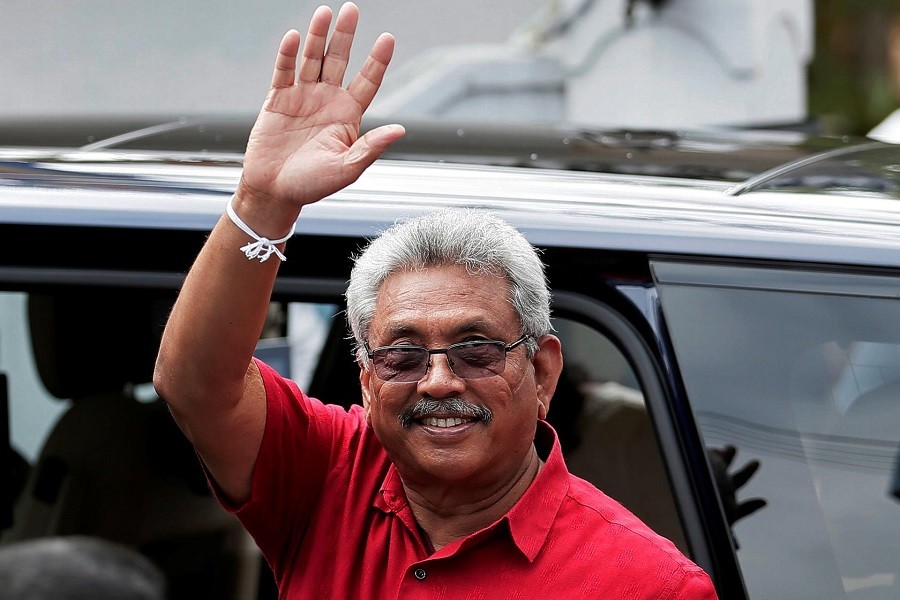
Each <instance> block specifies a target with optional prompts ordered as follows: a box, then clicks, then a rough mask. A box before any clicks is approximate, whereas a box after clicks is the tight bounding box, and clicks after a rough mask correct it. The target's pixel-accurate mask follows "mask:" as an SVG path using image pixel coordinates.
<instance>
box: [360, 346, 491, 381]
mask: <svg viewBox="0 0 900 600" xmlns="http://www.w3.org/2000/svg"><path fill="white" fill-rule="evenodd" d="M435 354H437V353H435ZM446 354H447V360H448V361H449V363H450V368H451V369H452V370H453V372H454V373H456V374H457V375H458V376H459V377H462V378H463V379H480V378H482V377H491V376H493V375H498V374H500V373H502V372H503V369H505V368H506V352H505V348H504V346H503V344H502V343H501V342H473V343H471V344H459V345H455V346H451V347H450V348H447V350H446ZM372 359H373V362H374V363H375V371H376V374H377V375H378V377H379V379H381V380H383V381H394V382H397V383H403V382H410V381H418V380H420V379H422V378H423V377H424V376H425V373H426V372H427V371H428V361H429V359H430V357H429V352H428V350H426V349H425V348H415V347H410V348H379V349H377V350H375V351H374V352H373V354H372Z"/></svg>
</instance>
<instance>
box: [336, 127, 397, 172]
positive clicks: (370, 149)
mask: <svg viewBox="0 0 900 600" xmlns="http://www.w3.org/2000/svg"><path fill="white" fill-rule="evenodd" d="M405 133H406V129H404V128H403V126H402V125H382V126H381V127H376V128H375V129H372V130H371V131H369V132H367V133H366V134H365V135H364V136H362V137H360V138H359V139H358V140H356V141H355V142H354V143H353V145H352V146H350V150H349V151H348V152H347V158H346V159H345V161H344V163H345V165H346V166H347V167H349V168H350V169H352V170H354V171H357V172H359V173H361V172H362V171H363V170H364V169H365V168H366V167H368V166H369V165H371V164H372V163H373V162H375V159H376V158H378V157H379V156H381V153H382V152H384V151H385V150H386V149H387V147H388V146H390V145H391V144H393V143H394V142H396V141H397V140H399V139H400V138H402V137H403V136H404V134H405Z"/></svg>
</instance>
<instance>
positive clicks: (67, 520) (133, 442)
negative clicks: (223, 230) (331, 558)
mask: <svg viewBox="0 0 900 600" xmlns="http://www.w3.org/2000/svg"><path fill="white" fill-rule="evenodd" d="M172 298H173V294H172V293H171V292H165V291H161V292H159V293H156V292H152V291H147V290H127V289H113V288H100V287H99V286H98V287H95V288H88V287H82V288H78V289H75V288H62V287H60V288H54V289H50V288H43V289H41V290H39V291H32V292H26V291H6V292H0V375H2V376H3V377H0V383H2V382H3V381H4V380H5V381H6V383H7V389H6V391H7V395H8V411H7V407H6V406H4V405H3V404H2V403H0V410H4V411H6V412H7V413H8V414H0V416H2V417H4V418H7V419H8V425H9V449H8V450H7V449H6V448H3V447H0V451H3V452H4V456H2V457H0V458H2V459H3V460H0V467H2V470H0V471H2V474H3V486H0V490H2V495H0V499H2V504H0V544H5V543H12V542H16V541H19V540H24V539H30V538H34V537H42V536H49V535H93V536H100V537H103V538H106V539H110V540H112V541H116V542H120V543H123V544H126V545H129V546H132V547H134V548H136V549H137V550H139V551H140V552H141V553H143V554H144V555H146V556H147V557H148V558H150V559H151V560H153V561H154V562H155V563H156V564H158V565H159V566H160V567H161V568H162V569H163V571H164V573H165V574H166V576H167V578H168V580H169V583H170V592H171V594H172V597H173V598H196V597H207V596H212V597H217V598H235V599H237V598H250V597H256V593H255V590H256V589H257V588H259V589H260V590H262V589H264V587H263V586H262V584H261V582H262V581H264V580H266V578H270V577H271V574H270V573H268V571H266V570H265V569H266V567H265V565H264V564H263V561H262V559H261V556H260V554H259V550H258V549H257V548H256V546H255V544H254V543H253V541H252V539H251V538H250V537H249V535H248V534H247V533H246V531H244V530H243V528H242V527H241V526H240V525H239V523H238V522H237V521H236V520H235V519H234V518H233V517H232V516H231V515H229V514H228V513H226V512H225V511H223V510H222V509H221V507H220V506H219V505H218V503H217V502H216V501H215V499H214V498H213V497H212V495H211V494H210V492H209V489H208V486H207V484H206V480H205V477H204V474H203V472H202V471H201V469H200V464H199V461H198V460H197V458H196V455H195V454H194V452H193V449H192V448H191V446H190V443H189V442H188V441H187V439H186V438H185V437H184V435H183V434H182V433H181V432H180V431H178V429H177V426H176V425H175V422H174V420H173V419H172V417H171V415H170V414H169V412H168V409H167V408H166V406H165V404H164V403H163V402H162V401H161V400H160V399H159V397H158V396H157V395H156V393H155V391H154V389H153V386H152V384H151V383H150V380H151V376H152V371H153V363H154V359H155V356H156V352H157V349H158V342H159V336H160V335H161V332H162V326H163V323H164V321H165V316H166V314H167V313H168V310H169V307H170V306H171V302H172ZM336 311H337V307H336V306H334V305H327V304H309V303H300V302H291V303H279V302H273V303H272V306H271V309H270V313H269V318H268V320H267V323H266V328H265V331H264V332H263V339H261V340H260V344H259V348H258V350H257V354H258V355H260V356H262V357H263V358H264V359H266V360H269V359H271V362H272V363H273V365H274V366H276V367H278V368H279V369H280V370H284V371H285V372H286V374H289V375H292V376H296V377H297V379H298V380H301V381H309V380H310V378H311V376H312V373H313V372H314V371H315V370H316V366H317V364H318V362H319V357H320V354H321V352H322V350H323V348H324V345H325V340H326V333H327V332H328V331H329V330H330V328H331V323H332V322H333V321H334V319H333V318H332V317H333V316H334V315H335V313H336ZM300 338H302V339H304V340H306V344H305V345H304V348H305V353H304V354H302V355H301V354H300V353H299V352H297V351H296V350H295V349H296V348H298V347H300V346H301V345H300V344H297V343H293V344H292V343H291V342H292V341H293V342H296V340H298V339H300ZM342 358H344V359H345V360H346V362H348V363H349V364H350V365H351V366H355V365H353V362H352V358H351V357H350V356H349V355H347V356H344V357H342ZM0 398H3V394H0ZM0 430H2V428H0ZM4 442H6V440H4ZM261 593H262V592H261ZM266 597H268V596H266ZM273 597H274V596H273Z"/></svg>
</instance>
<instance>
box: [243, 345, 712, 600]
mask: <svg viewBox="0 0 900 600" xmlns="http://www.w3.org/2000/svg"><path fill="white" fill-rule="evenodd" d="M258 364H259V368H260V371H261V372H262V375H263V381H264V382H265V387H266V397H267V408H268V412H267V415H266V428H265V433H264V435H263V440H262V445H261V447H260V449H259V455H258V457H257V460H256V466H255V468H254V472H253V484H252V491H251V496H250V500H249V501H247V503H245V504H244V505H242V506H240V507H228V506H227V505H226V508H229V510H231V511H233V512H235V513H236V514H237V516H238V518H239V519H240V520H241V522H242V523H243V524H244V526H245V527H246V528H247V530H248V531H249V532H250V533H251V535H253V537H254V539H255V540H256V542H257V544H258V545H259V547H260V549H261V550H262V552H263V554H264V555H265V557H266V559H267V560H268V561H269V564H270V565H271V567H272V570H273V571H274V573H275V578H276V580H277V581H278V587H279V590H280V598H315V599H328V598H335V599H349V598H365V599H373V600H374V599H378V600H383V599H388V598H391V599H393V598H402V599H403V600H414V599H416V598H422V599H428V600H457V599H458V600H463V599H466V600H475V599H491V600H493V599H504V598H509V599H513V598H515V599H527V598H552V599H554V600H556V599H560V600H562V599H567V600H568V599H576V598H604V599H620V598H621V599H625V598H627V599H630V600H631V599H634V600H637V599H651V598H652V599H654V600H666V599H683V600H687V599H690V600H699V599H702V600H706V599H712V598H715V592H714V590H713V587H712V584H711V583H710V580H709V578H708V577H707V576H706V574H705V573H704V572H703V571H702V570H700V568H699V567H697V566H696V565H694V564H693V563H692V562H690V561H689V560H688V559H686V558H685V557H684V556H683V555H681V554H680V553H679V551H678V550H677V549H676V548H675V546H674V545H673V544H672V543H670V542H669V541H668V540H666V539H664V538H662V537H659V536H658V535H656V534H655V533H653V532H652V531H651V530H650V529H649V528H647V527H646V526H645V525H644V524H643V523H641V522H640V521H639V520H638V519H637V518H636V517H634V516H633V515H632V514H631V513H629V512H628V511H626V510H625V509H624V508H623V507H622V506H621V505H619V504H617V503H616V502H615V501H613V500H612V499H610V498H609V497H607V496H606V495H604V494H603V493H602V492H600V491H599V490H597V489H596V488H594V487H593V486H591V485H590V484H589V483H587V482H586V481H583V480H581V479H578V478H577V477H575V476H573V475H571V474H569V472H568V471H567V470H566V466H565V463H564V462H563V458H562V454H561V451H560V447H559V443H558V442H557V440H556V435H555V433H554V432H553V430H552V428H550V427H549V426H548V425H546V424H545V423H543V422H541V423H540V424H539V427H538V435H537V438H536V440H535V442H536V446H537V448H538V453H539V454H540V455H541V456H542V457H543V458H544V459H545V461H546V463H545V465H544V467H543V469H542V470H541V471H540V473H539V474H538V476H537V477H536V478H535V480H534V482H532V484H531V486H530V487H529V488H528V490H527V491H526V492H525V494H524V495H523V496H522V498H521V499H520V500H519V501H518V502H517V503H516V505H515V506H514V507H513V508H512V509H511V510H510V511H509V512H508V513H507V514H506V515H504V516H503V517H502V518H501V519H499V520H498V521H497V522H495V523H494V524H492V525H490V526H489V527H486V528H485V529H483V530H481V531H478V532H475V533H473V534H471V535H469V536H468V537H465V538H463V539H460V540H457V541H455V542H453V543H451V544H448V545H446V546H444V547H443V548H441V549H440V550H438V551H437V552H434V553H430V552H429V550H428V548H429V545H428V544H427V543H426V540H425V539H424V536H423V534H422V532H421V530H420V529H419V527H418V526H417V524H416V522H415V519H414V518H413V514H412V510H411V509H410V507H409V504H408V503H407V500H406V496H405V493H404V491H403V486H402V484H401V481H400V477H399V475H398V473H397V471H396V470H395V469H394V466H393V465H392V464H391V462H390V460H388V457H387V455H386V454H385V451H384V449H383V448H382V446H381V444H380V443H379V442H378V439H377V438H376V437H375V434H374V432H373V431H372V429H371V427H369V426H368V425H367V423H366V420H365V417H364V415H363V411H362V409H361V407H357V406H354V407H353V408H351V409H350V410H349V411H345V410H344V409H342V408H340V407H337V406H331V405H324V404H322V403H321V402H319V401H318V400H315V399H312V398H309V397H307V396H306V395H305V394H303V393H302V392H301V391H300V390H299V389H298V388H297V387H296V385H295V384H294V383H293V382H292V381H289V380H286V379H283V378H282V377H281V376H280V375H278V374H277V373H275V371H273V370H272V369H270V368H269V367H267V366H265V365H264V364H262V363H258Z"/></svg>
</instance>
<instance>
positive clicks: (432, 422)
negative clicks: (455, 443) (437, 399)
mask: <svg viewBox="0 0 900 600" xmlns="http://www.w3.org/2000/svg"><path fill="white" fill-rule="evenodd" d="M419 422H420V423H422V425H425V426H427V427H456V426H457V425H462V424H464V423H472V422H474V419H471V418H468V419H463V418H460V417H426V418H424V419H420V421H419Z"/></svg>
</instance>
